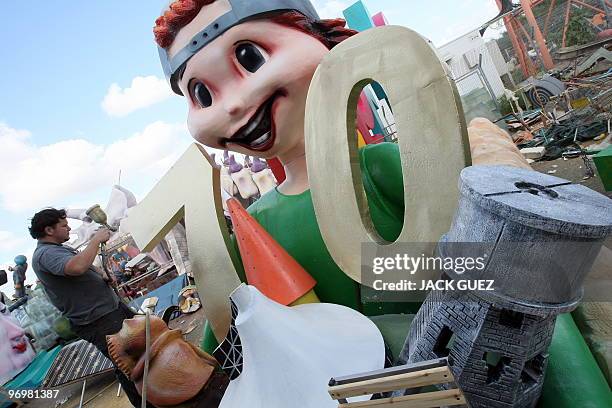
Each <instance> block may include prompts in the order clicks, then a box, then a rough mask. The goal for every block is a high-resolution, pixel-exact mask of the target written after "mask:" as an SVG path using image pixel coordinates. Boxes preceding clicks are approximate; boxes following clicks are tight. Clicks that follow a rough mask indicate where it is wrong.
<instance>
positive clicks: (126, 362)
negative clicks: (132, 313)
mask: <svg viewBox="0 0 612 408" xmlns="http://www.w3.org/2000/svg"><path fill="white" fill-rule="evenodd" d="M150 327H151V343H150V344H151V348H150V357H149V373H148V380H147V400H148V401H149V402H150V403H151V404H153V405H156V406H172V405H176V404H180V403H183V402H185V401H188V400H190V399H191V398H193V397H195V396H196V395H198V394H199V393H200V392H201V391H203V390H204V388H205V387H206V386H207V384H208V383H209V380H211V378H213V377H214V373H215V369H216V367H217V366H218V363H217V361H216V360H215V359H214V358H213V357H212V356H210V355H208V354H206V353H204V352H203V351H201V350H199V349H198V348H197V347H195V346H193V345H192V344H190V343H188V342H187V341H185V340H184V339H183V335H182V333H181V332H180V331H179V330H170V329H169V328H168V326H166V323H164V321H163V320H162V319H160V318H159V317H157V316H151V326H150ZM106 342H107V343H108V350H109V353H110V356H111V359H112V360H113V361H114V362H115V364H117V366H118V367H119V369H120V370H121V371H123V373H124V374H125V375H126V376H127V377H128V378H130V379H131V380H132V381H133V382H134V384H135V385H136V388H137V389H138V392H139V393H142V381H143V378H142V377H143V373H144V365H145V318H144V316H136V317H134V318H133V319H129V320H125V321H124V322H123V327H122V328H121V330H120V331H119V333H117V334H114V335H112V336H106Z"/></svg>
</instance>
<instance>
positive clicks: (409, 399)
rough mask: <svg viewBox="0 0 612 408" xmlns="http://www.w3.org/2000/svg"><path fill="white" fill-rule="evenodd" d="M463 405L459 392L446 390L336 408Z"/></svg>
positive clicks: (463, 400)
mask: <svg viewBox="0 0 612 408" xmlns="http://www.w3.org/2000/svg"><path fill="white" fill-rule="evenodd" d="M464 404H465V398H464V397H463V395H462V393H461V391H460V390H446V391H437V392H428V393H425V394H415V395H406V396H403V397H394V398H384V399H379V400H372V401H363V402H354V403H346V404H339V405H338V408H374V407H391V408H435V407H443V406H454V405H464Z"/></svg>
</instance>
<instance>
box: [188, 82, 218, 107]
mask: <svg viewBox="0 0 612 408" xmlns="http://www.w3.org/2000/svg"><path fill="white" fill-rule="evenodd" d="M192 82H193V83H192V84H190V85H191V86H190V89H191V99H193V100H195V101H196V102H197V103H198V105H200V107H201V108H208V107H209V106H211V105H212V102H213V101H212V95H211V94H210V91H209V90H208V88H207V87H206V85H204V84H203V83H202V82H199V81H192Z"/></svg>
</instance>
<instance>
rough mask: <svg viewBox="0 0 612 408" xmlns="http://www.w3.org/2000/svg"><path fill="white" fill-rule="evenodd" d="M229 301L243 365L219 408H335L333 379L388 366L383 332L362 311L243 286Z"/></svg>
mask: <svg viewBox="0 0 612 408" xmlns="http://www.w3.org/2000/svg"><path fill="white" fill-rule="evenodd" d="M230 299H232V301H233V302H234V303H235V305H236V306H237V308H238V316H237V318H236V320H235V326H236V329H237V331H238V334H239V336H240V341H241V344H242V352H243V367H242V373H241V374H240V376H239V377H238V378H236V379H234V380H232V381H231V382H230V384H229V386H228V388H227V390H226V392H225V394H224V396H223V399H222V400H221V404H220V405H219V406H220V408H244V407H249V408H288V407H300V408H326V407H329V408H335V407H337V402H335V401H333V400H332V399H331V398H330V396H329V394H328V393H327V384H328V382H329V380H330V378H332V377H338V376H344V375H349V374H356V373H360V372H367V371H372V370H378V369H382V368H384V362H385V346H384V341H383V338H382V335H381V334H380V332H379V331H378V328H377V327H376V326H375V325H374V323H372V321H370V319H368V318H367V317H365V316H363V315H362V314H360V313H359V312H356V311H354V310H352V309H349V308H347V307H344V306H339V305H334V304H328V303H311V304H305V305H299V306H294V307H287V306H283V305H281V304H279V303H276V302H274V301H272V300H270V299H268V298H267V297H265V296H264V295H263V294H262V293H261V292H260V291H259V290H257V288H255V287H254V286H246V285H244V284H243V285H241V286H239V287H238V288H237V289H236V290H235V291H234V292H233V293H232V294H231V295H230ZM367 399H369V396H364V397H360V398H357V399H352V401H359V400H367Z"/></svg>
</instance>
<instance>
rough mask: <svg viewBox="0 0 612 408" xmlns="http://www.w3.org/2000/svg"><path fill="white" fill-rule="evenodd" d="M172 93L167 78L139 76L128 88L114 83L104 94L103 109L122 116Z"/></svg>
mask: <svg viewBox="0 0 612 408" xmlns="http://www.w3.org/2000/svg"><path fill="white" fill-rule="evenodd" d="M172 95H173V94H172V91H171V90H170V87H169V86H168V84H167V83H166V80H165V79H163V78H158V77H156V76H154V75H150V76H146V77H141V76H138V77H136V78H134V79H133V80H132V84H131V85H130V87H128V88H121V87H120V86H119V85H118V84H116V83H115V84H112V85H111V86H110V88H108V91H107V93H106V96H104V100H103V101H102V109H104V111H105V112H106V113H107V114H109V115H110V116H116V117H122V116H126V115H128V114H130V113H132V112H134V111H136V110H139V109H142V108H146V107H149V106H151V105H155V104H156V103H159V102H162V101H164V100H166V99H168V98H169V97H170V96H172Z"/></svg>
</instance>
